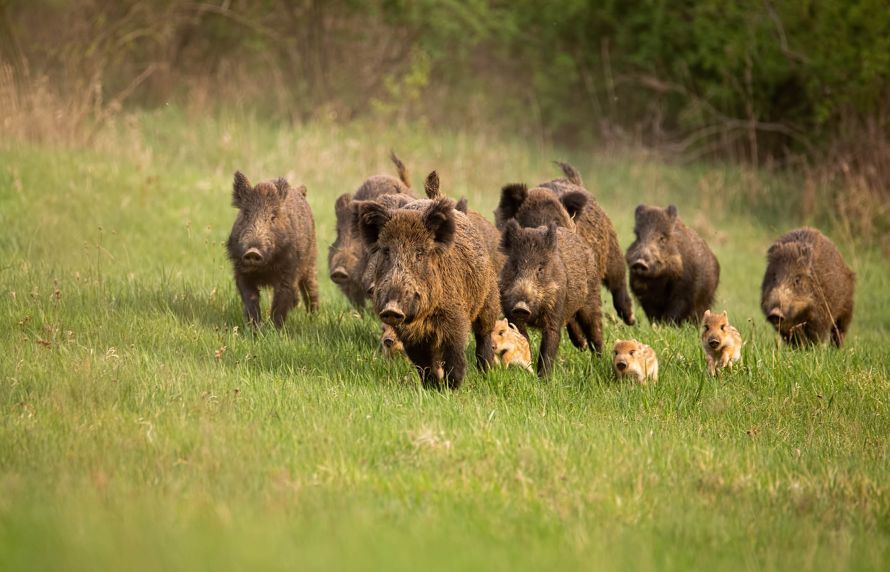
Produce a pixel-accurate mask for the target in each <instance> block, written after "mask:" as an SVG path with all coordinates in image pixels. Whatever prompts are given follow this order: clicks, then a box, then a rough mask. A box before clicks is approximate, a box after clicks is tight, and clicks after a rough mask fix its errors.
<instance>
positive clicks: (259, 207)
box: [226, 171, 318, 328]
mask: <svg viewBox="0 0 890 572" xmlns="http://www.w3.org/2000/svg"><path fill="white" fill-rule="evenodd" d="M305 195H306V187H303V186H301V187H299V188H297V189H294V188H292V187H291V186H290V185H289V184H288V183H287V181H286V180H284V179H275V180H271V181H264V182H262V183H258V184H257V185H256V186H255V187H254V186H251V184H250V182H249V181H248V180H247V177H245V176H244V175H243V174H242V173H241V172H240V171H238V172H236V173H235V182H234V185H233V191H232V206H234V207H235V208H237V209H238V216H237V217H236V218H235V224H234V225H233V226H232V233H231V234H230V235H229V240H228V243H227V245H226V247H227V250H228V254H229V259H230V260H231V261H232V266H233V267H234V270H235V285H236V286H237V287H238V292H239V293H240V294H241V300H242V301H243V302H244V313H245V315H246V317H247V320H248V322H249V323H250V325H251V326H256V325H257V324H259V322H260V287H262V286H271V287H272V288H273V289H274V295H273V297H272V322H273V323H274V324H275V326H276V327H278V328H280V327H281V326H282V325H283V324H284V320H285V318H286V317H287V314H288V312H290V309H291V308H293V307H294V306H295V305H296V303H297V293H298V292H299V293H300V294H301V295H302V297H303V302H304V303H305V304H306V308H307V309H308V310H309V311H315V310H317V309H318V285H317V283H316V281H315V252H316V251H315V221H314V220H313V218H312V211H311V210H310V208H309V203H307V202H306V196H305Z"/></svg>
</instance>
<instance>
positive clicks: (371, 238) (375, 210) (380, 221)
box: [358, 201, 392, 247]
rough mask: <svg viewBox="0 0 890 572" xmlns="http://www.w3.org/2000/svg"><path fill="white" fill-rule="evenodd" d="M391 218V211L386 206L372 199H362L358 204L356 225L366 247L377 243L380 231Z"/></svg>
mask: <svg viewBox="0 0 890 572" xmlns="http://www.w3.org/2000/svg"><path fill="white" fill-rule="evenodd" d="M390 218H392V213H391V212H390V210H389V209H388V208H386V207H385V206H383V205H381V204H380V203H375V202H374V201H363V202H362V204H361V205H359V206H358V219H359V220H358V227H359V232H360V233H361V236H362V240H364V241H365V244H366V245H367V246H368V247H371V246H374V245H375V244H377V239H378V238H380V231H381V230H382V229H383V227H384V226H386V223H387V222H389V219H390Z"/></svg>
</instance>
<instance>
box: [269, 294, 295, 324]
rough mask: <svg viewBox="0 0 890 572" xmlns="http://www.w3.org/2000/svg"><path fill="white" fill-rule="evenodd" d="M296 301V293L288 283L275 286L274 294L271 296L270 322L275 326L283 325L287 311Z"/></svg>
mask: <svg viewBox="0 0 890 572" xmlns="http://www.w3.org/2000/svg"><path fill="white" fill-rule="evenodd" d="M296 303H297V293H296V292H294V289H293V288H292V287H291V286H290V285H284V284H280V285H278V286H276V287H275V294H274V296H272V323H273V324H275V327H276V328H280V327H281V326H283V325H284V320H285V318H287V313H288V312H290V309H291V308H293V307H294V306H295V305H296Z"/></svg>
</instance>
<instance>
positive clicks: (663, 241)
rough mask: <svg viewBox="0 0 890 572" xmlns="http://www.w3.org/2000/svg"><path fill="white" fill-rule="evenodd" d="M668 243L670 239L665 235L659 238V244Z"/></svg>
mask: <svg viewBox="0 0 890 572" xmlns="http://www.w3.org/2000/svg"><path fill="white" fill-rule="evenodd" d="M667 241H668V237H667V236H665V235H663V234H662V235H661V236H660V237H658V243H659V244H666V243H667Z"/></svg>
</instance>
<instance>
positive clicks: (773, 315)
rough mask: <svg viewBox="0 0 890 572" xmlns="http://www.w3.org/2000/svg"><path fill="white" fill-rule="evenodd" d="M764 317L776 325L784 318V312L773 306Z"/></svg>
mask: <svg viewBox="0 0 890 572" xmlns="http://www.w3.org/2000/svg"><path fill="white" fill-rule="evenodd" d="M766 319H767V320H768V321H769V323H770V324H772V325H774V326H778V325H779V322H781V321H782V320H784V319H785V313H784V312H783V311H782V310H780V309H779V308H773V309H772V310H770V311H769V314H768V315H767V316H766Z"/></svg>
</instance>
